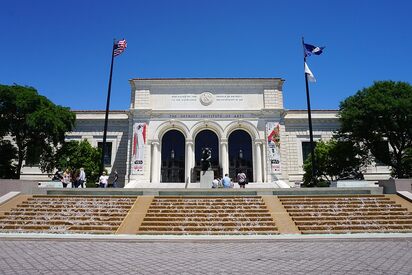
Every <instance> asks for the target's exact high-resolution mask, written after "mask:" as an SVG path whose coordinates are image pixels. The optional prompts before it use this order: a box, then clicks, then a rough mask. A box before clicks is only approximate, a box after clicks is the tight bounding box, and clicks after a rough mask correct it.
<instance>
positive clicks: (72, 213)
mask: <svg viewBox="0 0 412 275" xmlns="http://www.w3.org/2000/svg"><path fill="white" fill-rule="evenodd" d="M14 211H17V212H14ZM54 213H56V214H59V215H62V216H64V217H72V216H76V217H79V216H80V217H84V216H86V217H90V216H93V217H113V216H114V217H123V216H126V215H127V213H128V212H126V211H125V212H121V213H120V212H119V213H118V212H116V213H115V212H103V211H101V212H96V211H94V212H84V211H74V210H73V211H65V212H54ZM4 215H6V216H17V215H23V216H24V215H26V216H36V215H39V216H47V215H50V212H47V211H43V212H40V211H18V210H12V211H10V212H6V213H4Z"/></svg>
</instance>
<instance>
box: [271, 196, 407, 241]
mask: <svg viewBox="0 0 412 275" xmlns="http://www.w3.org/2000/svg"><path fill="white" fill-rule="evenodd" d="M278 198H279V200H280V201H281V203H282V205H283V206H284V208H285V209H286V210H287V212H288V213H289V215H290V216H291V217H292V219H293V221H294V222H295V224H296V226H297V227H298V229H299V230H300V231H301V233H302V234H325V233H326V234H327V233H331V234H336V233H368V232H412V212H411V211H410V210H408V208H405V207H403V206H402V205H400V204H398V203H397V202H395V201H394V200H392V199H391V198H390V197H387V196H385V195H353V196H348V195H346V196H279V197H278Z"/></svg>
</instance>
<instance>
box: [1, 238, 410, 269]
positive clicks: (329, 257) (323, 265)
mask: <svg viewBox="0 0 412 275" xmlns="http://www.w3.org/2000/svg"><path fill="white" fill-rule="evenodd" d="M0 274H122V275H125V274H151V275H153V274H236V275H239V274H253V275H254V274H356V275H360V274H405V275H409V274H412V234H353V235H329V236H320V235H312V236H297V235H293V236H291V235H290V236H273V237H271V236H268V237H265V236H263V237H262V236H241V237H231V236H217V237H211V236H193V237H190V236H183V237H172V236H157V237H154V236H140V237H139V236H137V237H133V236H126V235H123V236H113V237H110V236H109V237H107V236H86V235H82V236H75V235H67V236H63V235H40V234H39V235H36V234H33V235H13V234H11V235H10V234H3V235H0Z"/></svg>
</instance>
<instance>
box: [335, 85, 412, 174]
mask: <svg viewBox="0 0 412 275" xmlns="http://www.w3.org/2000/svg"><path fill="white" fill-rule="evenodd" d="M339 117H340V122H341V130H340V134H341V135H346V136H347V137H349V138H350V139H352V140H353V141H355V142H356V143H357V144H358V145H359V146H360V147H362V148H363V150H364V151H368V152H370V153H371V154H372V155H373V156H374V157H375V158H376V160H378V161H380V162H382V163H384V164H386V165H388V166H391V168H392V175H393V176H395V177H397V178H404V177H408V176H410V175H411V173H412V171H411V165H407V164H408V163H409V162H408V161H407V159H408V152H410V150H411V148H412V86H411V85H410V84H409V83H405V82H394V81H379V82H375V83H374V84H373V85H372V86H371V87H369V88H365V89H363V90H360V91H358V92H357V93H356V94H355V95H354V96H351V97H348V98H347V99H345V100H344V101H343V102H342V103H341V104H340V110H339ZM388 145H389V146H390V148H389V147H388Z"/></svg>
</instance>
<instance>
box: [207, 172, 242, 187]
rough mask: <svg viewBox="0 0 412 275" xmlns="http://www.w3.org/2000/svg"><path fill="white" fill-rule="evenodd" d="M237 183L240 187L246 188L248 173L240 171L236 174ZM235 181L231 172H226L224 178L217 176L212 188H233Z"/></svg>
mask: <svg viewBox="0 0 412 275" xmlns="http://www.w3.org/2000/svg"><path fill="white" fill-rule="evenodd" d="M236 180H237V183H238V184H239V186H240V188H245V185H246V184H248V180H247V177H246V174H245V173H244V172H243V171H240V172H239V173H238V174H237V176H236ZM233 187H234V183H233V182H232V180H231V178H230V177H229V174H225V176H224V177H223V178H215V179H214V180H213V181H212V188H233Z"/></svg>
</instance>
